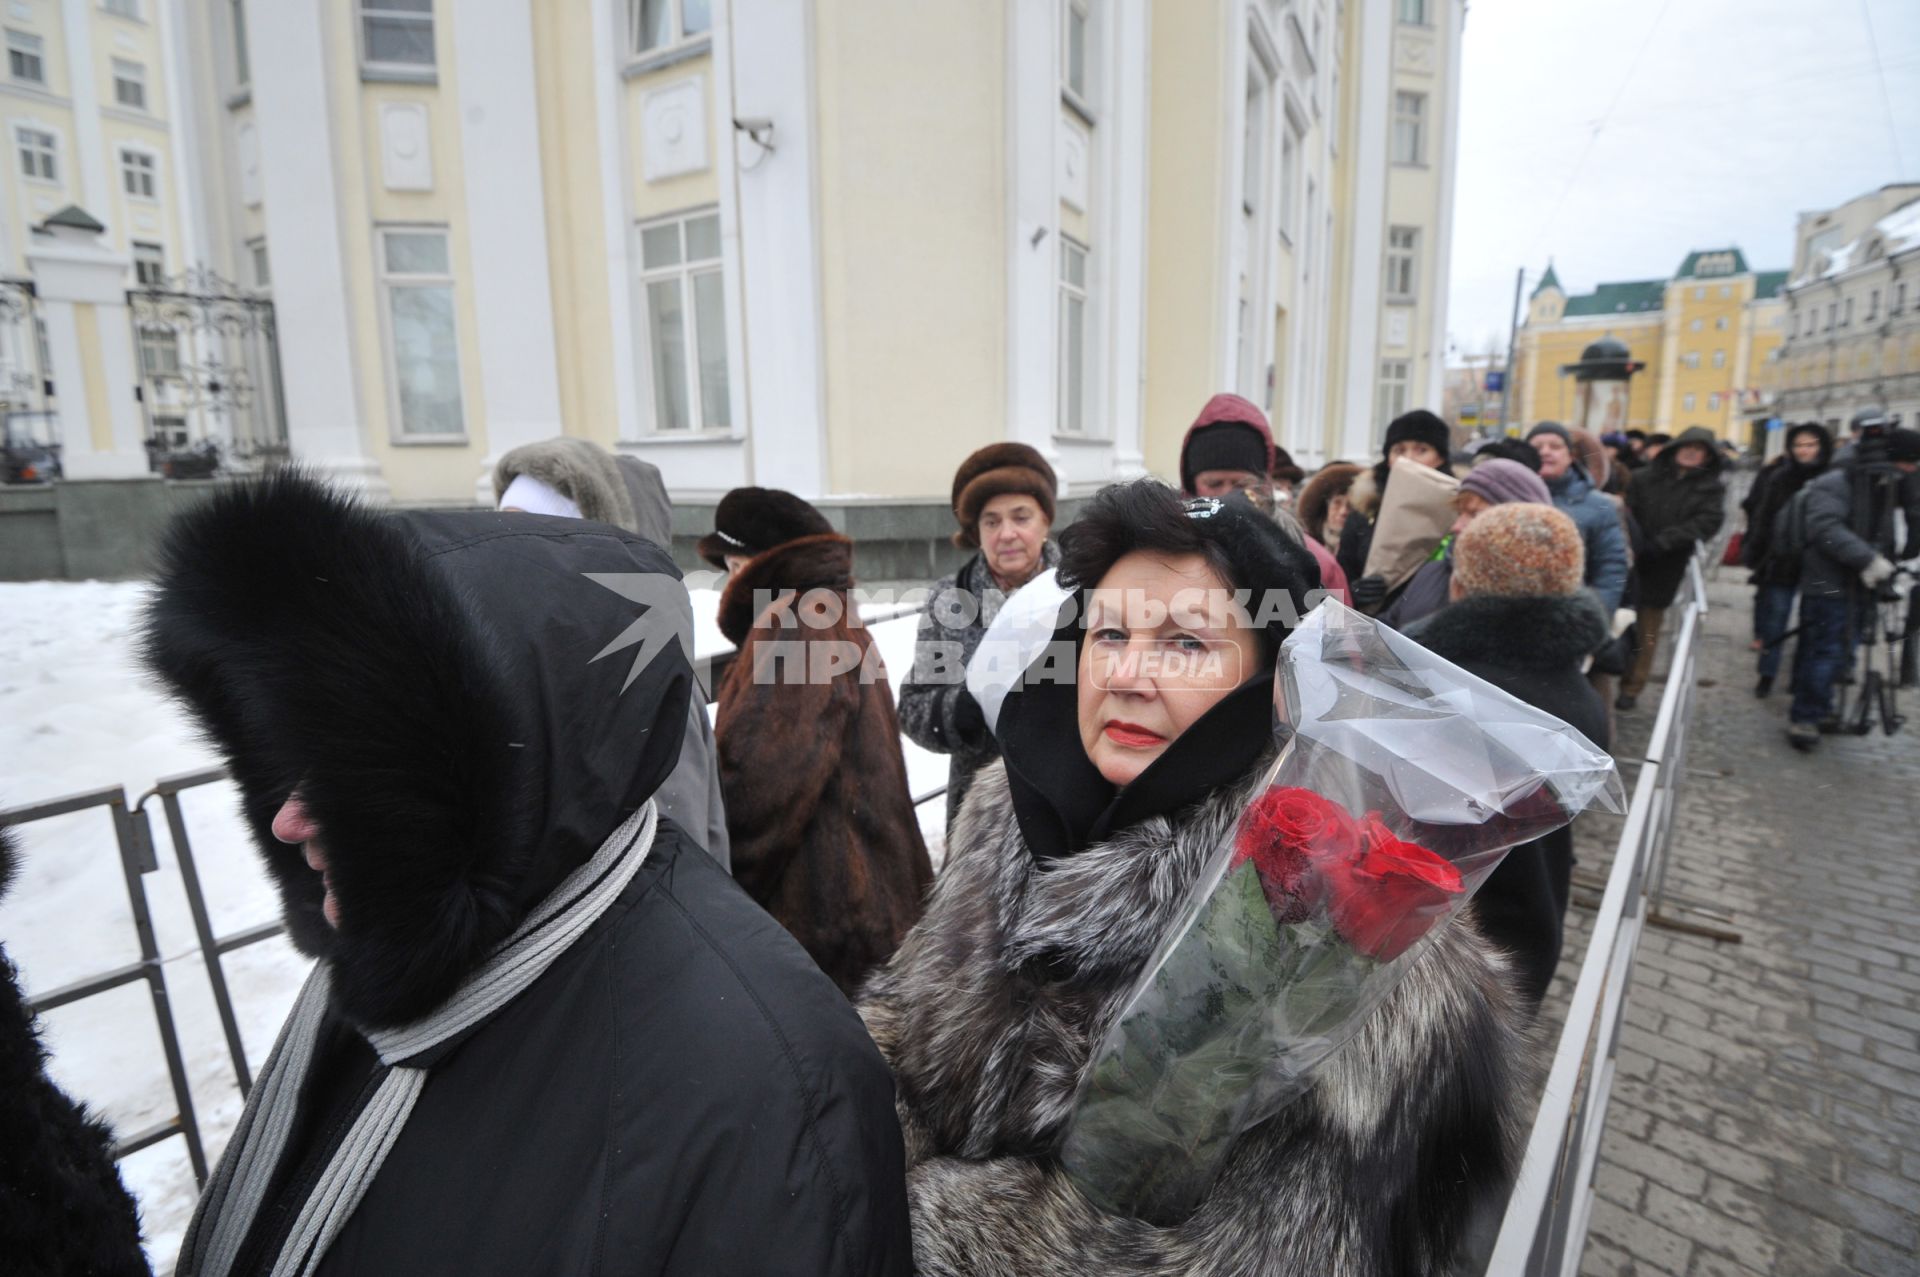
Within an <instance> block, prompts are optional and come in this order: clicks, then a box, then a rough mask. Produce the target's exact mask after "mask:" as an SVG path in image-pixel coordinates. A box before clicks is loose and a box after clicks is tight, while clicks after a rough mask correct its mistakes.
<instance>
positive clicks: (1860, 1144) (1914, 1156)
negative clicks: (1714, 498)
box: [1543, 572, 1920, 1277]
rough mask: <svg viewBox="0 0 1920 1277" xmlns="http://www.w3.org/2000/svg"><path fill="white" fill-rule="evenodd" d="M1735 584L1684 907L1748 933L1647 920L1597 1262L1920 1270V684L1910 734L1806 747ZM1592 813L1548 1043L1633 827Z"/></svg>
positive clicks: (1684, 802)
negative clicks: (1722, 935)
mask: <svg viewBox="0 0 1920 1277" xmlns="http://www.w3.org/2000/svg"><path fill="white" fill-rule="evenodd" d="M1736 575H1737V576H1739V577H1744V575H1745V574H1744V573H1739V574H1735V573H1731V572H1729V573H1726V574H1724V575H1723V577H1722V579H1721V580H1719V581H1716V582H1714V583H1713V584H1712V585H1711V586H1710V588H1709V594H1710V600H1711V605H1712V610H1711V611H1710V612H1709V614H1708V616H1707V618H1706V621H1707V623H1706V629H1705V644H1706V646H1705V647H1704V648H1703V650H1702V652H1701V661H1700V669H1699V678H1700V680H1701V686H1700V689H1699V699H1698V702H1697V710H1696V715H1695V728H1694V733H1693V736H1692V744H1691V754H1690V756H1689V758H1688V760H1687V763H1688V771H1687V776H1686V777H1685V780H1684V784H1683V787H1682V789H1681V791H1680V794H1679V797H1678V800H1677V811H1676V815H1675V828H1674V835H1673V836H1674V842H1673V851H1672V860H1671V867H1670V869H1669V873H1668V893H1669V901H1670V904H1669V909H1668V911H1669V912H1670V913H1675V914H1677V915H1679V916H1680V917H1683V918H1685V919H1687V920H1689V921H1696V922H1700V923H1704V924H1707V925H1710V926H1716V927H1723V928H1727V929H1730V930H1734V931H1737V932H1739V933H1741V935H1742V936H1743V942H1742V943H1739V944H1730V943H1725V942H1715V941H1712V940H1706V939H1700V938H1696V937H1694V936H1691V935H1686V934H1681V933H1678V932H1675V931H1670V930H1664V929H1660V928H1649V929H1648V930H1647V931H1645V932H1644V933H1643V936H1642V939H1641V943H1640V949H1639V958H1638V962H1637V964H1636V967H1635V972H1634V979H1633V986H1632V991H1631V994H1630V996H1629V999H1628V1009H1627V1013H1626V1025H1625V1029H1624V1032H1623V1034H1622V1039H1621V1047H1620V1054H1619V1068H1618V1073H1617V1074H1616V1080H1615V1085H1614V1090H1613V1102H1612V1106H1611V1108H1610V1109H1609V1112H1608V1119H1607V1131H1606V1137H1605V1139H1604V1141H1603V1143H1602V1145H1601V1159H1600V1165H1599V1170H1598V1173H1597V1177H1596V1192H1597V1199H1596V1201H1595V1203H1594V1210H1593V1219H1592V1227H1591V1230H1590V1233H1589V1236H1588V1243H1587V1247H1586V1251H1585V1255H1584V1259H1583V1262H1582V1264H1581V1269H1580V1271H1581V1272H1582V1273H1583V1274H1589V1275H1593V1277H1599V1275H1601V1274H1606V1275H1608V1277H1612V1275H1614V1274H1623V1275H1624V1274H1635V1275H1638V1274H1653V1273H1660V1274H1673V1275H1675V1277H1721V1275H1723V1274H1735V1273H1769V1274H1783V1275H1785V1274H1791V1275H1792V1277H1801V1275H1802V1274H1807V1275H1813V1274H1827V1273H1849V1274H1851V1273H1871V1274H1917V1275H1920V925H1916V923H1917V922H1920V692H1909V693H1906V694H1905V699H1906V702H1907V704H1906V706H1905V708H1906V712H1907V713H1908V714H1909V715H1910V716H1911V718H1912V719H1913V722H1912V725H1911V726H1910V727H1909V728H1908V729H1907V730H1906V731H1905V732H1903V733H1902V734H1900V735H1898V736H1894V737H1891V738H1889V737H1886V736H1879V735H1876V736H1873V737H1870V738H1864V739H1862V738H1856V737H1830V738H1828V739H1827V740H1825V741H1824V742H1823V743H1822V744H1821V746H1820V748H1819V750H1818V751H1817V752H1816V753H1814V754H1812V755H1810V756H1803V755H1800V754H1796V753H1795V752H1793V750H1792V749H1791V748H1790V747H1789V746H1788V745H1787V742H1786V736H1785V732H1786V722H1787V716H1786V710H1787V705H1786V700H1787V698H1786V696H1785V695H1784V694H1782V693H1779V692H1776V693H1775V695H1774V696H1773V697H1772V698H1771V699H1769V700H1766V701H1759V700H1756V699H1755V698H1754V696H1753V681H1754V679H1753V674H1752V668H1753V656H1752V654H1751V653H1750V652H1749V651H1748V649H1747V643H1748V639H1749V638H1750V636H1751V624H1752V619H1751V618H1752V611H1751V606H1750V604H1751V593H1750V591H1749V590H1748V589H1747V588H1746V587H1745V586H1744V585H1742V584H1739V583H1738V581H1737V580H1736V579H1735V578H1736ZM1661 686H1662V685H1660V684H1655V685H1654V686H1652V687H1649V689H1648V695H1647V696H1646V697H1644V698H1642V708H1641V709H1640V710H1639V711H1637V712H1635V713H1633V714H1627V715H1623V716H1621V721H1620V723H1619V727H1618V735H1619V740H1618V741H1617V742H1616V752H1617V753H1618V754H1619V755H1620V756H1621V758H1622V759H1623V760H1626V759H1629V758H1631V757H1632V756H1633V755H1634V754H1635V753H1636V749H1637V747H1641V746H1643V745H1644V742H1645V739H1646V735H1647V732H1648V731H1649V729H1650V728H1651V725H1652V720H1653V710H1654V704H1655V701H1656V699H1657V698H1656V696H1655V693H1657V692H1658V691H1659V690H1660V688H1661ZM1622 770H1623V772H1624V774H1625V776H1626V778H1627V779H1628V780H1629V781H1631V779H1632V776H1633V773H1634V771H1635V770H1636V769H1635V768H1634V767H1632V766H1631V765H1629V764H1626V763H1625V762H1624V761H1623V768H1622ZM1629 789H1631V785H1629ZM1583 824H1584V825H1585V826H1586V827H1585V828H1582V829H1580V830H1579V831H1577V847H1578V855H1579V860H1580V866H1579V869H1578V870H1577V873H1576V891H1575V898H1576V904H1575V907H1574V909H1573V910H1572V911H1571V912H1570V914H1569V918H1568V923H1569V934H1568V937H1567V953H1566V956H1565V958H1564V959H1563V961H1562V963H1561V968H1560V974H1559V977H1558V978H1557V980H1556V982H1555V988H1554V991H1553V994H1552V998H1551V1001H1550V1002H1549V1005H1548V1008H1547V1009H1546V1013H1545V1017H1544V1018H1545V1019H1546V1021H1547V1023H1546V1024H1543V1028H1545V1029H1547V1030H1548V1031H1549V1032H1550V1033H1557V1023H1554V1021H1557V1019H1558V1017H1559V1016H1560V1015H1561V1014H1563V1013H1564V1005H1565V999H1566V997H1567V996H1568V994H1570V993H1571V991H1572V979H1573V976H1574V975H1575V974H1576V973H1577V972H1578V970H1579V964H1580V959H1581V957H1582V956H1583V955H1584V952H1585V945H1586V928H1587V927H1588V925H1589V924H1590V922H1591V918H1592V915H1591V912H1590V909H1591V906H1592V904H1593V903H1594V902H1596V901H1597V898H1598V890H1597V885H1596V886H1593V887H1590V888H1587V889H1582V887H1581V886H1580V884H1581V883H1583V882H1590V881H1592V880H1593V878H1594V876H1595V875H1599V874H1604V872H1605V869H1606V866H1607V864H1608V863H1609V862H1610V861H1611V858H1612V848H1613V842H1614V839H1615V837H1616V836H1617V834H1618V830H1619V821H1618V820H1617V819H1615V818H1613V817H1608V816H1598V817H1588V818H1586V819H1585V820H1584V821H1583ZM1582 897H1585V898H1586V902H1587V907H1586V908H1585V909H1583V908H1582V907H1581V904H1580V901H1581V898H1582ZM1676 906H1677V907H1676Z"/></svg>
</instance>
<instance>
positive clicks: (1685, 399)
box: [1680, 394, 1695, 412]
mask: <svg viewBox="0 0 1920 1277" xmlns="http://www.w3.org/2000/svg"><path fill="white" fill-rule="evenodd" d="M1694 402H1695V401H1694V396H1692V395H1690V394H1689V395H1682V396H1680V411H1681V412H1692V411H1693V405H1694Z"/></svg>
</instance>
